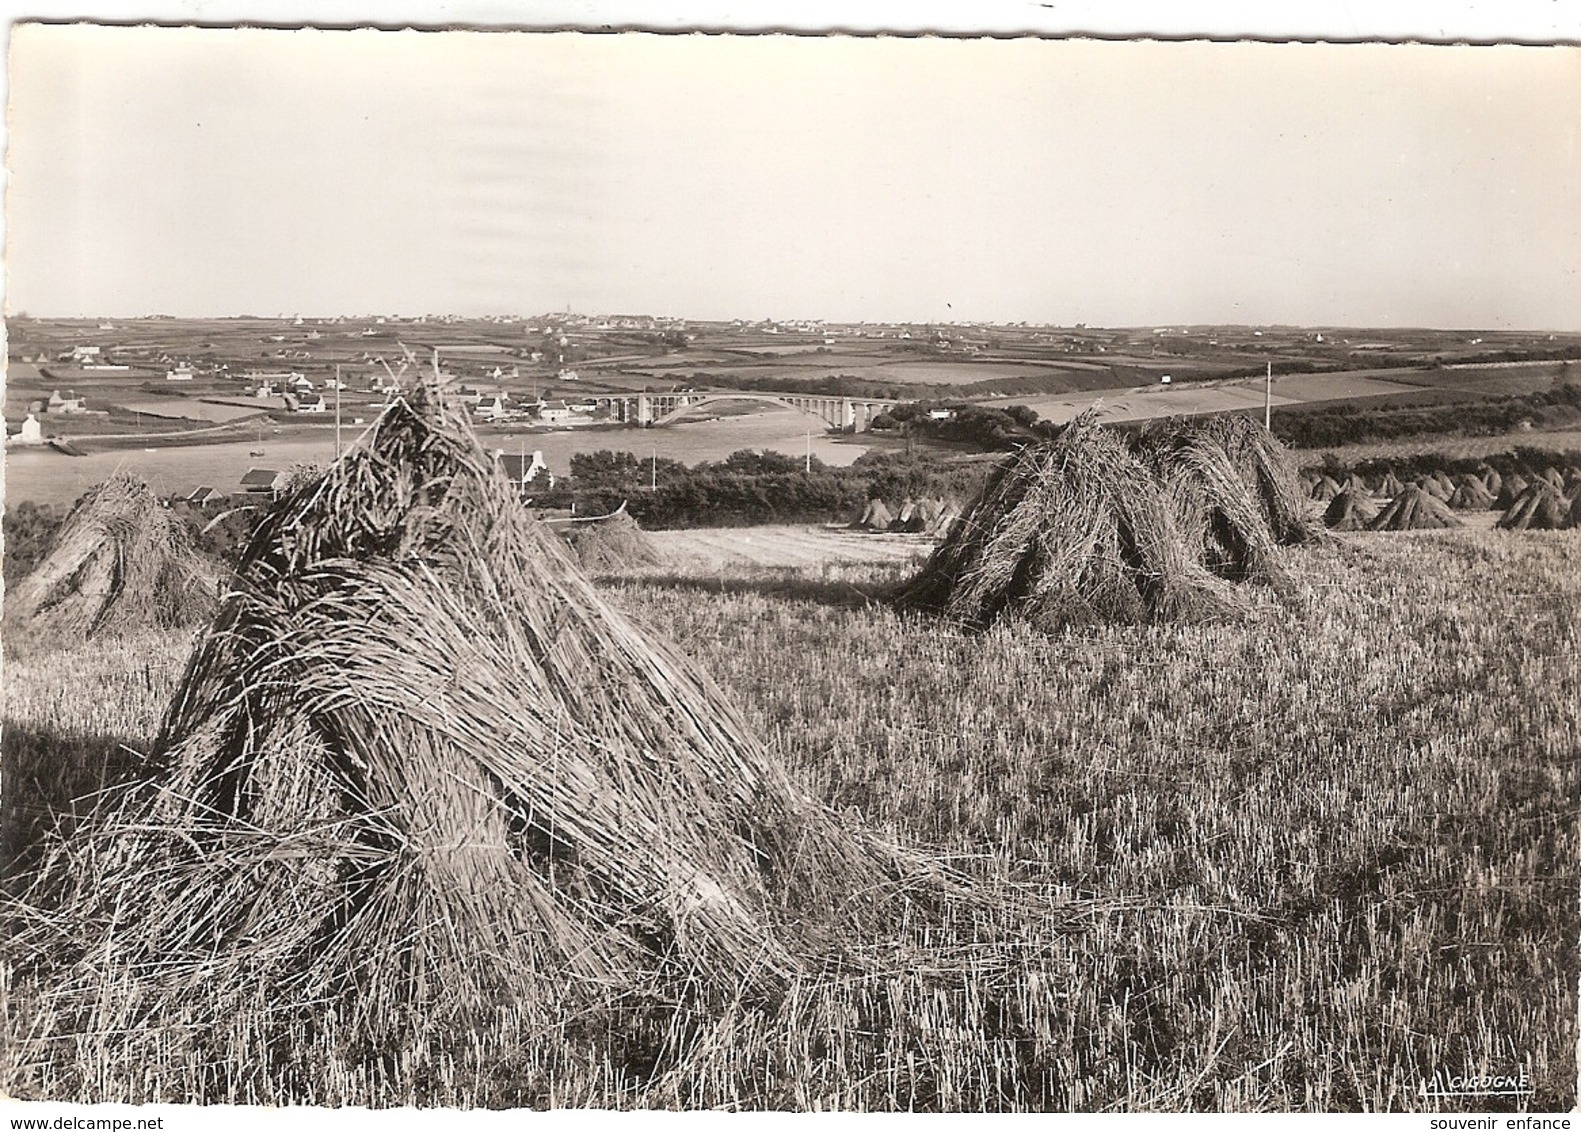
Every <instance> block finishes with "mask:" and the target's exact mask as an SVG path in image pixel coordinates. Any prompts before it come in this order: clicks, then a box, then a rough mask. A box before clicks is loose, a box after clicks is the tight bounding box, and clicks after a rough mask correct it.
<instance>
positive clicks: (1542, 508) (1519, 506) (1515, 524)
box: [1499, 479, 1571, 531]
mask: <svg viewBox="0 0 1581 1132" xmlns="http://www.w3.org/2000/svg"><path fill="white" fill-rule="evenodd" d="M1570 513H1571V504H1570V500H1568V499H1567V498H1565V493H1564V492H1562V491H1560V490H1559V489H1558V488H1557V487H1555V486H1554V485H1553V484H1552V483H1550V482H1548V481H1547V480H1545V479H1537V480H1533V481H1532V482H1531V483H1530V484H1528V485H1527V487H1526V490H1525V491H1523V492H1521V494H1520V496H1519V497H1518V498H1516V499H1515V500H1514V502H1512V503H1511V504H1510V506H1509V507H1508V509H1506V510H1505V512H1504V514H1503V516H1502V517H1501V518H1500V519H1499V529H1500V530H1505V531H1562V530H1564V529H1566V528H1567V527H1569V526H1570V525H1571V522H1570Z"/></svg>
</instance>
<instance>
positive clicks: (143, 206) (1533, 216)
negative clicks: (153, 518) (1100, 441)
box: [6, 26, 1581, 330]
mask: <svg viewBox="0 0 1581 1132" xmlns="http://www.w3.org/2000/svg"><path fill="white" fill-rule="evenodd" d="M10 84H11V92H10V93H11V118H10V128H11V135H10V151H9V154H8V162H7V164H8V193H7V198H6V250H7V296H6V301H7V307H8V309H9V310H10V311H11V312H13V313H14V312H17V311H26V312H28V313H30V314H35V315H97V316H124V315H133V314H140V313H168V314H177V315H210V314H212V315H224V314H242V313H252V314H295V313H300V314H304V315H328V314H337V313H389V314H398V313H404V314H415V313H447V312H450V313H459V314H486V313H516V314H527V315H531V314H537V313H542V312H544V311H548V310H563V309H568V308H569V309H572V310H577V311H582V312H587V313H652V314H671V315H680V316H688V317H694V318H734V317H741V318H763V317H779V318H827V319H831V320H854V319H871V320H917V321H935V320H962V321H965V320H993V321H1017V320H1028V321H1036V322H1055V323H1063V324H1070V323H1075V322H1086V323H1089V324H1093V325H1139V324H1152V325H1164V324H1169V323H1182V322H1195V323H1208V322H1254V323H1270V322H1286V323H1299V324H1306V325H1318V324H1329V325H1332V324H1340V325H1355V326H1366V325H1373V326H1390V325H1433V326H1457V327H1487V328H1496V327H1519V328H1542V329H1569V330H1581V146H1578V138H1577V133H1578V128H1581V50H1578V49H1576V48H1542V47H1526V48H1522V47H1434V46H1384V45H1365V44H1364V45H1355V44H1350V45H1310V44H1308V45H1302V44H1245V43H1243V44H1210V43H1140V42H1138V43H1107V42H1082V41H1064V42H1060V41H1047V40H1013V41H1005V40H919V39H852V38H814V37H803V38H784V37H733V38H722V37H701V36H687V37H675V36H652V35H637V34H628V35H575V34H568V35H543V34H528V33H494V34H488V33H476V32H446V33H422V32H377V31H355V32H333V31H328V32H287V31H264V30H258V31H236V30H202V29H157V28H86V27H77V28H67V27H41V26H25V27H18V28H16V29H15V30H14V33H13V39H12V55H11V59H10Z"/></svg>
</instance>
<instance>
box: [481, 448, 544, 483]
mask: <svg viewBox="0 0 1581 1132" xmlns="http://www.w3.org/2000/svg"><path fill="white" fill-rule="evenodd" d="M495 459H496V460H497V461H498V462H499V465H500V467H501V468H502V469H503V470H504V472H505V478H506V479H508V480H510V482H511V485H512V486H513V487H515V488H517V489H521V488H525V487H526V486H527V485H528V484H532V485H533V486H535V487H553V486H554V473H553V472H551V471H550V470H549V465H548V464H546V463H544V459H543V453H542V452H540V451H536V450H535V451H534V452H533V453H532V455H531V456H526V455H517V456H513V455H510V454H508V453H505V452H500V453H498V454H496V455H495Z"/></svg>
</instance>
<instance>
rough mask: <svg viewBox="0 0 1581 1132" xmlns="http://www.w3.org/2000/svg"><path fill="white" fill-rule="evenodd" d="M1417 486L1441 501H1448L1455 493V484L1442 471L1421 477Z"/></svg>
mask: <svg viewBox="0 0 1581 1132" xmlns="http://www.w3.org/2000/svg"><path fill="white" fill-rule="evenodd" d="M1416 486H1417V488H1418V489H1420V490H1421V491H1424V492H1426V493H1427V494H1428V495H1430V496H1432V497H1433V498H1434V499H1436V500H1438V501H1439V502H1440V503H1448V502H1449V497H1450V496H1451V495H1454V494H1455V485H1454V484H1452V483H1450V482H1449V480H1448V479H1447V478H1446V477H1445V476H1444V475H1443V473H1442V472H1435V473H1434V474H1433V475H1430V476H1422V477H1420V478H1419V479H1418V480H1417V481H1416Z"/></svg>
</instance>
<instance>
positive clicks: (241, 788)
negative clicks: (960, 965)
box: [14, 391, 914, 1050]
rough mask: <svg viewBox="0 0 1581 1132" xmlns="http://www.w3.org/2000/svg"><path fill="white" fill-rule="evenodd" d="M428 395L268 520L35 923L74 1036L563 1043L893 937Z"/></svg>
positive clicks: (876, 850) (857, 838) (838, 842)
mask: <svg viewBox="0 0 1581 1132" xmlns="http://www.w3.org/2000/svg"><path fill="white" fill-rule="evenodd" d="M433 396H434V395H433V394H430V393H427V392H425V391H419V392H418V393H416V394H414V395H413V396H412V397H411V399H410V400H409V401H400V402H397V403H396V404H395V405H394V406H393V407H392V408H391V409H389V410H388V411H387V412H386V413H385V414H384V416H382V417H381V418H380V420H379V421H378V422H377V423H376V424H375V425H374V426H373V428H372V429H371V430H370V431H369V433H368V434H367V435H366V436H365V437H364V438H363V440H362V441H361V442H360V443H359V445H358V446H357V447H355V448H353V449H352V450H351V451H349V452H348V453H347V454H346V456H345V457H343V458H342V459H340V460H339V461H337V462H336V463H335V464H334V465H333V466H332V467H331V468H330V469H329V470H328V471H327V472H326V473H325V475H324V476H323V477H321V478H320V479H319V480H318V481H316V482H315V483H312V484H309V485H306V486H304V487H302V488H301V489H299V490H298V491H297V492H296V493H295V494H293V495H292V496H290V497H289V498H287V499H285V500H283V501H282V503H281V504H280V505H279V506H278V507H277V508H276V509H274V510H273V511H272V512H271V513H270V514H269V515H268V516H266V518H265V519H264V521H263V522H262V524H261V525H260V527H259V528H258V530H257V531H256V533H255V535H254V537H253V538H252V540H251V542H250V544H249V545H248V547H247V550H246V552H245V554H244V557H243V560H242V563H241V565H240V567H239V569H238V577H237V582H236V588H235V591H234V592H233V593H232V594H231V595H230V596H229V597H228V598H227V600H226V602H225V604H224V606H223V608H222V609H221V610H220V613H219V615H218V617H217V619H216V620H215V622H214V624H213V626H212V628H211V630H210V632H209V633H208V635H207V636H206V637H205V639H204V640H203V641H202V642H201V643H200V645H199V646H198V648H197V650H196V652H195V653H194V654H193V657H192V659H191V660H190V662H189V664H188V667H187V670H186V673H185V675H184V677H183V679H182V682H181V685H180V687H179V688H178V690H177V693H176V695H175V697H174V700H173V702H172V704H171V706H170V709H169V712H168V714H167V716H166V719H165V721H164V724H163V727H162V729H161V732H160V735H159V738H158V740H157V743H156V746H155V749H154V750H153V752H152V754H151V757H150V763H149V765H150V767H151V771H150V778H149V780H148V781H147V782H146V783H145V784H143V786H142V787H141V788H140V789H141V791H142V792H141V793H138V794H135V795H133V796H131V797H129V798H128V800H127V802H126V804H125V805H123V806H122V807H121V808H120V809H118V810H116V811H113V812H112V813H110V814H109V815H108V816H106V817H104V818H103V819H102V820H101V822H100V825H99V828H98V832H97V833H96V834H94V835H91V836H90V835H87V834H83V835H80V836H79V837H77V838H75V839H74V840H72V841H70V842H68V843H67V844H66V846H65V847H64V849H63V850H62V851H61V852H60V853H59V854H58V855H57V857H56V858H55V860H54V862H53V863H52V864H51V865H50V866H49V867H48V868H46V869H45V870H44V873H43V875H42V877H41V879H40V880H39V881H38V883H37V885H36V887H35V889H34V890H33V892H32V893H30V894H29V897H28V903H29V904H31V905H32V906H34V907H43V908H45V909H46V910H47V911H46V914H44V915H41V916H39V917H38V918H37V921H36V922H35V923H34V925H33V927H32V929H31V931H32V933H33V934H32V936H31V938H28V939H26V940H25V941H24V942H23V943H22V944H20V945H18V944H14V946H25V947H27V948H28V949H29V951H30V952H31V953H33V954H44V955H50V956H52V957H61V959H60V962H62V963H63V964H65V963H67V962H68V960H70V959H74V960H75V964H76V965H75V968H72V969H70V970H69V971H68V972H66V973H64V974H59V975H57V976H56V978H55V980H54V981H55V982H56V984H57V985H60V984H62V983H69V984H70V985H71V986H73V987H74V988H75V991H74V992H73V993H75V994H76V995H77V996H78V997H77V998H75V999H69V1001H67V1002H66V1003H65V1004H64V1005H62V1006H61V1007H60V1011H59V1016H60V1017H62V1018H63V1019H70V1021H69V1022H63V1023H62V1024H63V1025H68V1024H69V1025H70V1026H72V1027H73V1028H74V1029H76V1030H78V1031H83V1032H95V1033H97V1032H101V1031H104V1030H106V1028H109V1027H117V1026H122V1025H124V1024H125V1021H126V1020H125V1018H123V1017H122V1016H121V1015H119V1014H117V1015H116V1016H114V1017H110V1016H107V1015H106V1014H105V1013H103V1011H104V1010H105V1009H107V1008H106V1007H104V1006H103V1005H102V1003H101V1000H100V996H99V989H98V988H99V986H100V983H101V981H103V980H106V979H113V980H117V981H122V982H124V983H130V984H132V985H135V986H136V987H137V988H139V996H140V997H139V996H134V995H131V994H129V993H119V992H118V994H117V995H116V996H106V1001H113V1003H115V1004H122V1003H125V1002H127V1001H132V1000H133V999H135V1000H136V1002H137V1007H138V1009H147V1010H155V1011H158V1010H173V1011H176V1012H178V1013H179V1012H181V1011H190V1010H191V1009H193V1008H192V1007H191V1006H190V1002H192V1001H195V1000H197V999H202V998H203V996H204V995H210V996H212V995H217V994H220V993H221V988H228V987H234V988H237V993H242V992H244V991H245V992H247V993H249V994H256V995H257V996H258V997H260V998H261V999H262V1000H263V1001H265V1002H267V1003H269V1004H270V1009H271V1010H278V1011H279V1012H280V1016H281V1017H283V1018H287V1019H289V1018H290V1017H298V1018H300V1017H303V1016H306V1017H309V1018H312V1017H318V1016H320V1015H322V1014H323V1012H324V1011H325V1010H327V1009H329V1008H330V1007H329V1006H327V1005H326V1004H334V1007H333V1008H334V1010H335V1011H336V1016H337V1017H338V1018H339V1019H340V1022H338V1023H337V1025H338V1026H339V1027H341V1029H340V1030H339V1032H341V1033H346V1032H351V1033H354V1034H358V1035H362V1036H363V1039H364V1040H366V1041H367V1042H368V1043H369V1048H371V1049H374V1050H380V1049H387V1048H393V1047H392V1046H390V1045H388V1044H381V1043H394V1042H399V1041H403V1040H411V1039H412V1035H414V1034H418V1035H421V1034H431V1033H435V1032H440V1028H441V1027H444V1026H447V1025H455V1026H461V1027H469V1026H472V1025H474V1024H479V1023H478V1020H479V1019H480V1018H485V1017H487V1016H488V1015H489V1012H490V1011H492V1010H495V1009H499V1008H504V1007H509V1008H510V1009H512V1010H515V1011H519V1012H520V1016H524V1017H525V1018H527V1019H528V1020H529V1022H530V1023H531V1024H533V1025H537V1024H540V1023H541V1024H542V1025H543V1026H544V1027H545V1033H546V1034H548V1035H553V1034H555V1033H560V1034H562V1035H563V1034H564V1032H565V1026H566V1024H567V1022H568V1020H576V1019H584V1020H585V1019H591V1020H592V1024H596V1025H602V1024H603V1023H602V1022H600V1021H599V1019H600V1018H602V1017H603V1016H602V1015H600V1014H599V1013H598V1011H599V1009H600V1008H602V1007H608V1006H609V1005H610V1004H612V1003H615V1004H631V1003H637V1004H639V1005H640V1004H647V1003H657V1004H659V1005H660V1006H661V1007H664V1008H666V1009H673V1008H674V1007H675V1006H677V1005H679V1004H681V1003H687V1004H692V1005H700V1004H703V1003H717V1002H718V1001H720V1000H722V999H728V1000H731V1001H737V1000H738V996H745V997H746V998H747V999H748V1000H749V1001H752V1000H761V999H772V998H773V997H774V996H775V995H776V994H777V993H778V991H779V989H780V988H781V987H782V986H783V985H784V984H785V982H786V980H787V979H788V978H790V977H791V976H792V975H793V974H794V973H796V972H798V971H800V970H802V969H803V968H804V966H805V965H806V964H807V963H808V962H810V961H812V957H815V956H816V957H817V959H818V962H820V963H821V962H823V961H824V960H825V958H826V957H830V956H837V955H839V954H843V942H844V941H846V940H851V939H860V938H863V933H873V932H881V931H883V930H884V929H883V925H884V924H888V923H889V922H890V920H889V917H892V916H894V915H896V914H898V911H899V909H898V905H899V902H900V900H901V897H899V896H898V895H896V886H894V885H891V884H890V883H889V882H890V881H891V880H892V879H894V878H897V877H898V876H899V873H900V871H901V870H903V869H904V868H905V867H906V866H905V865H903V863H902V859H901V857H900V855H899V854H898V853H896V852H893V851H891V850H889V849H887V848H885V847H883V846H881V845H879V844H878V843H877V842H876V841H874V840H873V839H872V838H870V837H868V836H867V835H866V834H863V833H861V832H860V831H857V830H854V829H852V828H850V827H849V826H848V825H847V824H845V823H843V822H841V821H839V820H837V819H836V818H835V817H834V816H833V815H832V814H831V813H830V812H829V811H828V810H827V809H826V808H825V807H823V806H822V805H820V804H817V803H814V802H812V801H810V800H809V799H808V798H806V797H804V796H803V795H802V794H801V793H799V792H798V791H797V790H796V789H795V788H794V787H793V786H792V784H791V783H790V781H789V779H788V778H787V777H786V775H785V772H784V771H783V770H782V769H781V767H780V766H779V765H778V764H777V763H776V762H775V761H774V760H773V759H772V758H771V757H770V756H769V755H768V753H767V752H766V751H765V748H764V747H763V745H762V744H761V743H760V742H759V741H758V740H757V739H756V738H754V737H753V736H752V735H751V734H750V732H749V731H748V730H747V728H746V727H745V725H744V724H743V722H742V719H741V717H740V716H739V715H738V714H737V712H736V710H735V709H734V708H733V707H732V706H731V705H730V704H729V703H728V702H727V701H726V700H725V699H724V697H723V696H722V695H721V693H720V692H719V690H718V689H717V688H716V687H715V686H714V684H713V683H712V682H711V681H710V680H709V679H708V678H707V677H706V676H704V675H703V674H702V673H701V672H700V671H698V670H697V669H695V668H694V667H693V666H692V665H691V664H690V663H688V662H687V661H686V660H684V659H683V658H682V657H680V656H679V655H677V654H675V653H673V652H671V651H670V650H669V649H668V648H667V647H665V646H663V645H662V644H660V643H658V642H655V641H653V640H650V639H648V638H646V637H645V636H644V635H643V634H642V633H640V632H639V631H638V630H637V629H636V628H635V627H634V626H633V625H632V624H631V623H630V622H628V621H627V620H626V619H625V618H624V617H622V616H621V615H620V614H619V613H617V612H615V611H614V610H612V609H611V608H610V607H609V606H607V605H606V604H605V603H604V602H603V601H602V600H601V598H600V597H599V595H598V593H597V592H596V591H594V590H593V588H592V587H591V586H590V585H589V584H588V582H587V581H586V580H585V579H584V578H583V576H582V575H581V573H580V572H579V571H578V570H577V569H576V567H575V566H574V565H573V564H572V563H571V561H570V559H569V557H568V556H567V553H566V551H565V550H564V548H563V547H562V546H561V545H560V543H559V540H558V539H557V538H556V537H555V536H554V535H553V534H551V533H550V532H549V531H548V530H547V529H546V528H545V526H544V525H543V524H540V523H538V522H536V521H534V520H532V519H531V518H530V517H529V516H528V515H527V513H526V512H525V510H524V509H523V508H522V507H521V505H520V504H519V502H518V501H517V500H516V498H515V497H514V493H513V492H512V490H511V488H510V485H509V484H508V483H507V481H506V480H505V479H504V477H503V475H502V474H501V473H500V471H499V470H498V469H497V468H496V467H495V465H494V462H493V461H492V460H490V459H489V457H488V455H487V454H486V453H485V452H484V451H483V450H482V449H481V448H480V447H479V446H478V444H477V442H476V440H475V439H474V438H473V437H472V435H471V433H470V431H469V429H468V427H467V425H466V423H465V420H464V418H462V417H461V416H459V415H458V414H456V413H454V412H452V411H451V410H449V409H446V408H443V407H441V406H439V405H437V404H435V403H434V402H433V401H432V400H431V398H432V397H433ZM913 881H914V878H907V880H906V883H907V885H908V887H909V886H910V885H911V884H912V883H913ZM60 933H66V934H65V936H64V937H62V935H61V934H60ZM73 979H74V981H73ZM203 1001H209V1000H208V999H203ZM666 1004H667V1005H666ZM72 1005H75V1007H76V1009H77V1010H78V1011H79V1014H80V1012H83V1011H86V1012H87V1013H88V1014H89V1015H90V1016H89V1017H87V1018H83V1017H81V1016H76V1017H73V1015H72V1012H71V1010H70V1009H68V1007H70V1006H72ZM221 1008H223V1004H220V1005H219V1006H216V1007H215V1009H221ZM115 1009H120V1006H119V1005H117V1006H116V1007H115ZM127 1009H130V1008H127ZM292 1011H295V1012H297V1013H296V1014H295V1015H293V1014H292ZM189 1016H190V1015H189ZM580 1024H581V1023H579V1025H580ZM402 1027H407V1028H406V1029H402ZM599 1032H602V1031H599ZM659 1032H660V1033H661V1034H662V1033H663V1032H664V1031H663V1029H662V1026H661V1029H660V1030H659ZM424 1040H426V1039H424ZM610 1040H611V1041H613V1040H614V1038H610Z"/></svg>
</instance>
